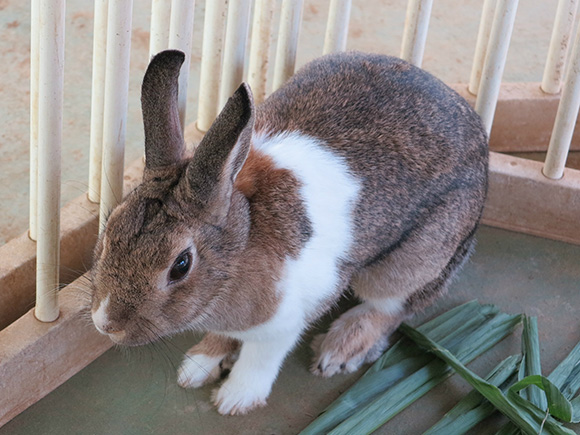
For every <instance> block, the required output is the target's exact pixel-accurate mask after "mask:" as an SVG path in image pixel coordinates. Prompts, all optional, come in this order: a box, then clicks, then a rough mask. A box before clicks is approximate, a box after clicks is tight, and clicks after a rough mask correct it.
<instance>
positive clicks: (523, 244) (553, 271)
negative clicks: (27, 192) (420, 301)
mask: <svg viewBox="0 0 580 435" xmlns="http://www.w3.org/2000/svg"><path fill="white" fill-rule="evenodd" d="M579 260H580V246H573V245H568V244H565V243H560V242H553V241H549V240H545V239H541V238H537V237H532V236H526V235H521V234H517V233H512V232H508V231H503V230H498V229H494V228H489V227H482V228H481V229H480V230H479V232H478V246H477V250H476V253H475V255H474V256H473V257H472V259H471V261H470V262H469V263H468V264H467V265H466V267H465V268H464V270H463V271H462V272H461V273H460V274H459V278H458V279H457V281H456V282H455V283H454V284H453V285H452V286H451V289H450V291H449V293H448V295H446V296H445V297H443V298H442V299H441V300H440V301H439V302H438V303H437V304H436V306H434V307H432V308H431V309H429V310H428V311H427V312H425V313H424V314H422V315H420V316H418V317H416V318H415V319H413V321H412V322H411V323H412V324H420V323H422V322H423V321H424V320H425V319H426V318H429V317H432V316H434V315H436V314H439V313H441V312H443V311H445V310H447V309H449V308H451V307H453V306H456V305H458V304H460V303H463V302H466V301H469V300H471V299H475V298H477V299H479V301H480V302H482V303H493V304H496V305H497V306H499V307H500V309H501V310H502V311H505V312H508V313H527V314H528V315H531V316H537V317H538V324H539V334H540V344H541V355H542V368H543V372H544V374H547V373H550V372H551V371H552V369H553V368H554V367H555V366H556V365H557V363H558V362H559V361H561V360H562V359H563V358H564V357H565V356H566V355H567V354H568V352H569V351H570V350H571V349H572V347H573V346H574V345H575V344H576V343H577V342H578V341H580V314H579V311H578V306H580V291H579V285H580V267H579ZM323 323H324V324H322V325H320V326H319V327H318V328H317V329H324V328H325V327H326V324H327V323H328V318H327V319H326V321H325V322H323ZM520 330H521V329H520V328H518V330H517V331H516V332H515V333H514V334H512V335H511V336H509V337H508V338H507V339H505V340H504V341H502V342H501V343H500V344H498V345H497V346H496V347H495V348H493V349H492V350H490V351H488V352H487V353H486V354H484V355H483V356H482V357H480V358H478V359H477V360H475V361H474V362H473V363H472V364H471V365H470V367H471V368H472V369H473V370H475V371H476V372H477V373H479V374H481V375H485V374H486V373H487V372H488V371H489V370H490V369H491V368H492V367H494V366H495V365H496V364H497V363H498V362H499V361H500V360H501V359H503V358H505V357H506V356H508V355H511V354H514V353H519V351H520ZM314 332H316V330H313V331H310V332H309V334H308V335H307V336H306V337H305V340H304V342H303V344H302V345H301V346H300V347H299V348H298V349H297V350H296V351H295V352H293V353H292V354H291V356H290V357H289V358H288V359H287V360H286V363H285V364H284V367H283V369H282V372H281V374H280V377H279V379H278V381H277V382H276V384H275V386H274V389H273V392H272V395H271V396H270V398H269V400H268V406H267V407H266V408H262V409H259V410H257V411H255V412H253V413H251V414H249V415H247V416H242V417H223V416H220V415H219V414H218V413H217V412H216V411H215V409H214V408H213V407H212V405H211V404H210V401H209V396H210V393H211V390H212V387H204V388H202V389H201V390H189V391H186V390H183V389H181V388H179V387H178V386H177V384H176V375H175V367H176V365H177V364H178V363H179V361H180V356H181V355H182V354H183V351H185V350H186V349H187V348H188V347H189V346H191V345H192V344H193V343H194V342H195V341H196V340H197V339H199V337H192V336H189V335H186V336H179V337H176V338H174V339H172V340H171V341H170V344H169V345H167V346H163V345H150V346H146V347H144V348H140V349H132V350H130V351H124V350H121V349H111V350H110V351H108V352H106V353H105V354H104V355H103V356H102V357H100V358H99V359H97V360H96V361H95V362H94V363H92V364H91V365H90V366H88V367H87V368H86V369H84V370H83V371H81V372H80V373H79V374H78V375H76V376H74V377H73V378H72V379H70V380H69V381H68V382H66V383H65V384H64V385H62V386H61V387H60V388H58V389H57V390H55V391H54V392H52V393H51V394H50V395H48V396H47V397H46V398H44V399H43V400H41V401H40V402H38V403H37V404H35V405H33V406H32V407H31V408H29V409H28V410H27V411H25V412H24V413H22V414H20V415H19V416H18V417H16V418H15V419H13V420H12V421H11V422H9V423H8V424H7V425H5V426H4V427H2V428H0V435H24V434H44V435H50V434H55V435H57V434H58V435H65V434H95V435H96V434H158V433H171V434H175V435H177V434H248V435H249V434H295V433H297V432H299V431H300V430H301V429H303V428H304V427H305V426H306V425H308V423H309V422H310V421H312V420H313V419H314V418H315V416H316V415H317V414H318V413H319V412H321V411H322V410H323V409H324V408H325V407H326V406H327V405H328V404H329V403H330V402H332V401H333V400H334V399H335V398H336V397H337V396H338V395H339V394H340V393H341V392H342V391H344V390H345V388H347V387H348V386H349V385H351V384H352V383H353V382H354V381H355V380H356V379H357V378H358V377H359V376H360V375H361V374H362V371H360V372H357V373H353V374H351V375H348V376H335V377H333V378H331V379H322V378H319V377H315V376H313V375H311V374H310V373H309V372H308V365H309V363H310V359H311V353H310V350H309V347H308V344H309V341H310V338H311V336H312V334H313V333H314ZM469 389H470V388H469V387H468V386H467V384H466V383H465V382H464V381H463V380H462V379H460V378H459V377H458V376H453V377H452V378H450V379H449V380H447V381H446V382H445V383H443V384H441V385H439V386H438V387H437V388H435V389H433V390H432V391H431V392H430V393H428V394H427V395H426V396H424V397H423V398H421V399H420V400H419V401H417V402H416V403H415V404H414V405H412V406H411V407H409V408H407V409H406V410H405V411H403V412H402V413H401V414H399V415H398V416H397V417H395V418H394V419H393V420H392V421H390V422H389V423H387V424H386V425H385V426H384V427H382V428H381V429H380V430H379V431H378V432H377V433H381V434H387V433H388V434H405V435H408V434H419V433H422V432H423V431H424V430H425V429H427V428H429V427H430V426H431V425H432V424H434V423H435V422H436V421H437V420H438V419H439V418H440V417H441V416H442V415H443V414H444V413H445V412H446V411H447V410H448V409H450V408H451V407H452V406H453V404H454V403H456V402H457V401H458V400H459V399H460V398H461V397H462V396H463V395H464V394H466V392H467V391H469ZM503 422H504V419H503V418H502V417H500V418H492V419H490V420H488V421H486V422H484V423H483V424H482V425H480V426H479V427H478V428H477V430H474V431H473V432H471V433H473V434H491V433H494V430H496V429H497V428H498V427H499V426H500V425H501V424H502V423H503ZM574 429H575V430H576V431H578V432H580V425H576V426H575V427H574Z"/></svg>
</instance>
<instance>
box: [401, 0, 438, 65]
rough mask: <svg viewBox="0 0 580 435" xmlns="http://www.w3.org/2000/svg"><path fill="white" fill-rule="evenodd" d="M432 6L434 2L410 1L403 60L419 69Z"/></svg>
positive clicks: (406, 18)
mask: <svg viewBox="0 0 580 435" xmlns="http://www.w3.org/2000/svg"><path fill="white" fill-rule="evenodd" d="M432 6H433V0H409V3H408V5H407V15H406V17H405V30H404V31H403V43H402V46H401V59H404V60H406V61H407V62H410V63H411V64H413V65H415V66H418V67H421V64H422V63H423V53H424V52H425V42H426V41H427V31H428V30H429V18H430V17H431V7H432Z"/></svg>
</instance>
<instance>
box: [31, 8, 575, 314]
mask: <svg viewBox="0 0 580 435" xmlns="http://www.w3.org/2000/svg"><path fill="white" fill-rule="evenodd" d="M132 6H133V4H132V1H131V0H95V2H94V7H95V11H94V45H93V79H92V105H91V131H90V170H89V180H88V185H89V187H88V197H89V199H90V201H92V202H98V203H100V220H101V225H100V227H101V228H102V227H103V223H104V220H105V219H106V216H108V214H109V212H110V211H111V210H112V209H113V208H114V207H115V206H116V205H117V204H118V203H119V202H120V201H121V199H122V197H123V168H124V141H125V134H124V132H125V126H126V123H127V120H126V116H127V94H128V83H129V59H130V50H131V16H132ZM431 6H432V0H410V1H409V2H408V9H407V14H406V21H405V28H404V36H403V43H402V47H401V53H400V56H401V57H402V58H403V59H405V60H407V61H409V62H410V63H412V64H414V65H416V66H419V67H420V66H421V62H422V58H423V52H424V47H425V42H426V39H427V33H428V27H429V18H430V13H431ZM278 7H279V8H280V11H279V13H280V17H281V19H280V24H279V28H278V38H277V41H278V42H277V46H276V50H275V59H274V62H273V68H274V75H273V77H274V78H273V88H274V90H275V89H277V88H278V87H280V86H281V85H282V84H283V83H284V82H285V81H286V80H287V79H288V78H289V77H290V76H291V75H292V74H293V73H294V68H295V60H296V50H297V44H298V35H299V31H300V26H301V19H302V12H303V1H302V0H283V1H281V2H278V1H270V0H255V1H253V2H252V1H250V0H229V1H227V0H212V1H209V0H208V1H207V2H206V4H205V8H206V9H205V21H204V29H203V45H202V58H201V76H200V81H201V85H200V94H199V102H198V104H199V107H198V116H197V128H198V129H199V130H200V131H202V132H204V131H207V129H208V128H209V126H210V125H211V123H212V122H213V120H214V119H215V117H216V116H217V114H218V111H219V109H220V108H221V107H222V106H223V104H224V103H225V101H226V100H227V98H228V97H229V96H230V95H231V94H232V93H233V91H234V90H235V88H236V87H237V86H238V85H239V84H240V83H241V82H242V80H244V64H245V60H246V47H247V46H248V38H249V37H250V34H251V39H250V41H251V44H250V45H249V54H248V56H249V61H248V70H247V74H246V77H245V80H246V81H247V82H248V83H249V84H250V86H251V87H252V89H253V92H254V95H255V99H256V101H257V102H258V103H259V102H261V101H263V100H264V98H265V97H266V77H267V73H268V69H269V68H270V67H271V63H272V62H270V61H271V59H270V58H269V53H270V50H269V46H270V41H271V39H272V38H271V36H272V32H273V31H274V29H273V28H272V27H273V24H272V23H273V19H272V17H273V14H274V12H275V8H278ZM517 7H518V0H497V1H496V0H485V1H484V3H483V8H482V13H481V22H480V25H479V31H478V37H477V43H476V46H475V49H474V59H473V66H472V72H471V76H470V78H469V85H468V89H469V92H470V93H472V94H474V95H476V96H477V98H476V101H475V109H476V111H477V112H478V113H479V114H480V116H481V117H482V119H483V123H484V125H485V127H486V129H487V132H488V133H489V132H490V131H491V128H492V124H493V119H494V113H495V108H496V104H497V100H498V95H499V92H500V84H501V80H502V74H503V70H504V65H505V61H506V56H507V52H508V47H509V44H510V38H511V34H512V29H513V26H514V20H515V16H516V10H517ZM577 8H578V0H559V3H558V8H557V14H556V20H555V23H554V28H553V33H552V39H551V43H550V51H549V54H548V58H547V60H546V66H545V71H544V76H543V81H542V85H541V88H542V90H543V91H544V92H545V93H558V92H561V93H562V94H561V95H562V97H561V100H560V103H559V107H558V111H557V115H556V121H555V123H554V126H553V131H552V134H551V139H550V143H549V148H548V152H547V158H546V160H545V164H544V166H543V171H542V172H543V174H544V176H545V177H548V178H550V179H555V180H557V179H560V178H561V177H562V175H563V173H564V166H565V162H566V157H567V155H568V152H569V148H570V143H571V140H572V133H573V129H574V126H575V123H576V118H577V116H578V109H579V106H580V81H579V78H580V32H577V34H576V36H575V38H573V35H572V32H573V28H574V26H573V23H574V16H575V14H576V11H577ZM350 10H351V0H331V2H330V9H329V12H328V22H327V29H326V35H325V41H324V50H323V51H324V53H330V52H335V51H341V50H345V49H346V41H347V34H348V24H349V17H350ZM64 13H65V1H64V0H32V3H31V17H32V31H31V93H30V96H31V100H30V109H31V115H30V121H31V130H30V147H31V158H30V180H31V181H30V183H31V184H30V198H31V202H30V231H29V234H30V238H31V239H33V240H36V241H37V300H36V308H35V315H36V317H37V319H38V320H40V321H43V322H51V321H54V320H55V319H56V318H57V317H58V313H59V308H58V301H57V298H58V293H57V292H55V291H54V289H55V288H58V284H59V276H58V270H59V201H60V144H61V141H62V106H63V98H62V95H63V71H64V69H63V65H64V61H65V60H64ZM193 14H194V0H153V2H152V11H151V37H150V55H151V56H153V55H154V54H155V53H157V52H159V51H161V50H163V49H166V48H176V49H179V50H182V51H184V52H185V54H186V61H185V62H184V64H183V67H182V70H181V75H180V79H179V80H180V81H179V111H180V119H181V123H182V128H183V127H185V126H184V123H185V112H186V94H187V84H188V72H189V68H190V58H191V56H190V55H191V46H192V35H193V18H194V17H193ZM572 39H574V43H573V47H572V48H571V50H570V49H569V47H568V45H569V43H568V41H571V40H572ZM568 53H570V61H569V62H567V56H568ZM321 54H323V53H321ZM216 72H217V73H216ZM105 181H106V182H105Z"/></svg>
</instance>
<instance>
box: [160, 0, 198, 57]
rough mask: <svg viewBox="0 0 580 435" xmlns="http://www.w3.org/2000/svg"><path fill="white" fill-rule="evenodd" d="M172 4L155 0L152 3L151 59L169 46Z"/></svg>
mask: <svg viewBox="0 0 580 435" xmlns="http://www.w3.org/2000/svg"><path fill="white" fill-rule="evenodd" d="M171 3H172V2H171V0H153V1H152V3H151V27H150V29H151V32H150V36H149V57H150V58H151V57H153V56H155V55H156V54H157V53H159V52H160V51H163V50H165V49H166V48H167V47H168V46H169V23H170V20H171ZM192 8H193V6H192ZM192 25H193V24H192Z"/></svg>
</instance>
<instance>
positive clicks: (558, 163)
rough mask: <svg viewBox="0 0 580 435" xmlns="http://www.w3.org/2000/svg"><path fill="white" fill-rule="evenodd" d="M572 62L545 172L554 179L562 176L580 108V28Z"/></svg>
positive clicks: (553, 131)
mask: <svg viewBox="0 0 580 435" xmlns="http://www.w3.org/2000/svg"><path fill="white" fill-rule="evenodd" d="M572 53H573V55H572V62H571V64H570V65H569V67H568V68H566V78H565V83H564V88H563V89H562V98H561V99H560V104H559V105H558V112H557V113H556V121H555V122H554V128H553V130H552V136H551V137H550V145H549V146H548V154H547V155H546V162H545V163H544V168H543V169H542V172H543V174H544V175H545V176H546V177H548V178H552V179H554V180H557V179H560V178H562V176H563V175H564V167H565V166H566V158H567V157H568V151H569V150H570V142H571V141H572V134H573V133H574V127H575V126H576V119H577V118H578V109H579V108H580V29H579V30H577V31H576V39H575V41H574V47H573V50H572Z"/></svg>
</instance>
